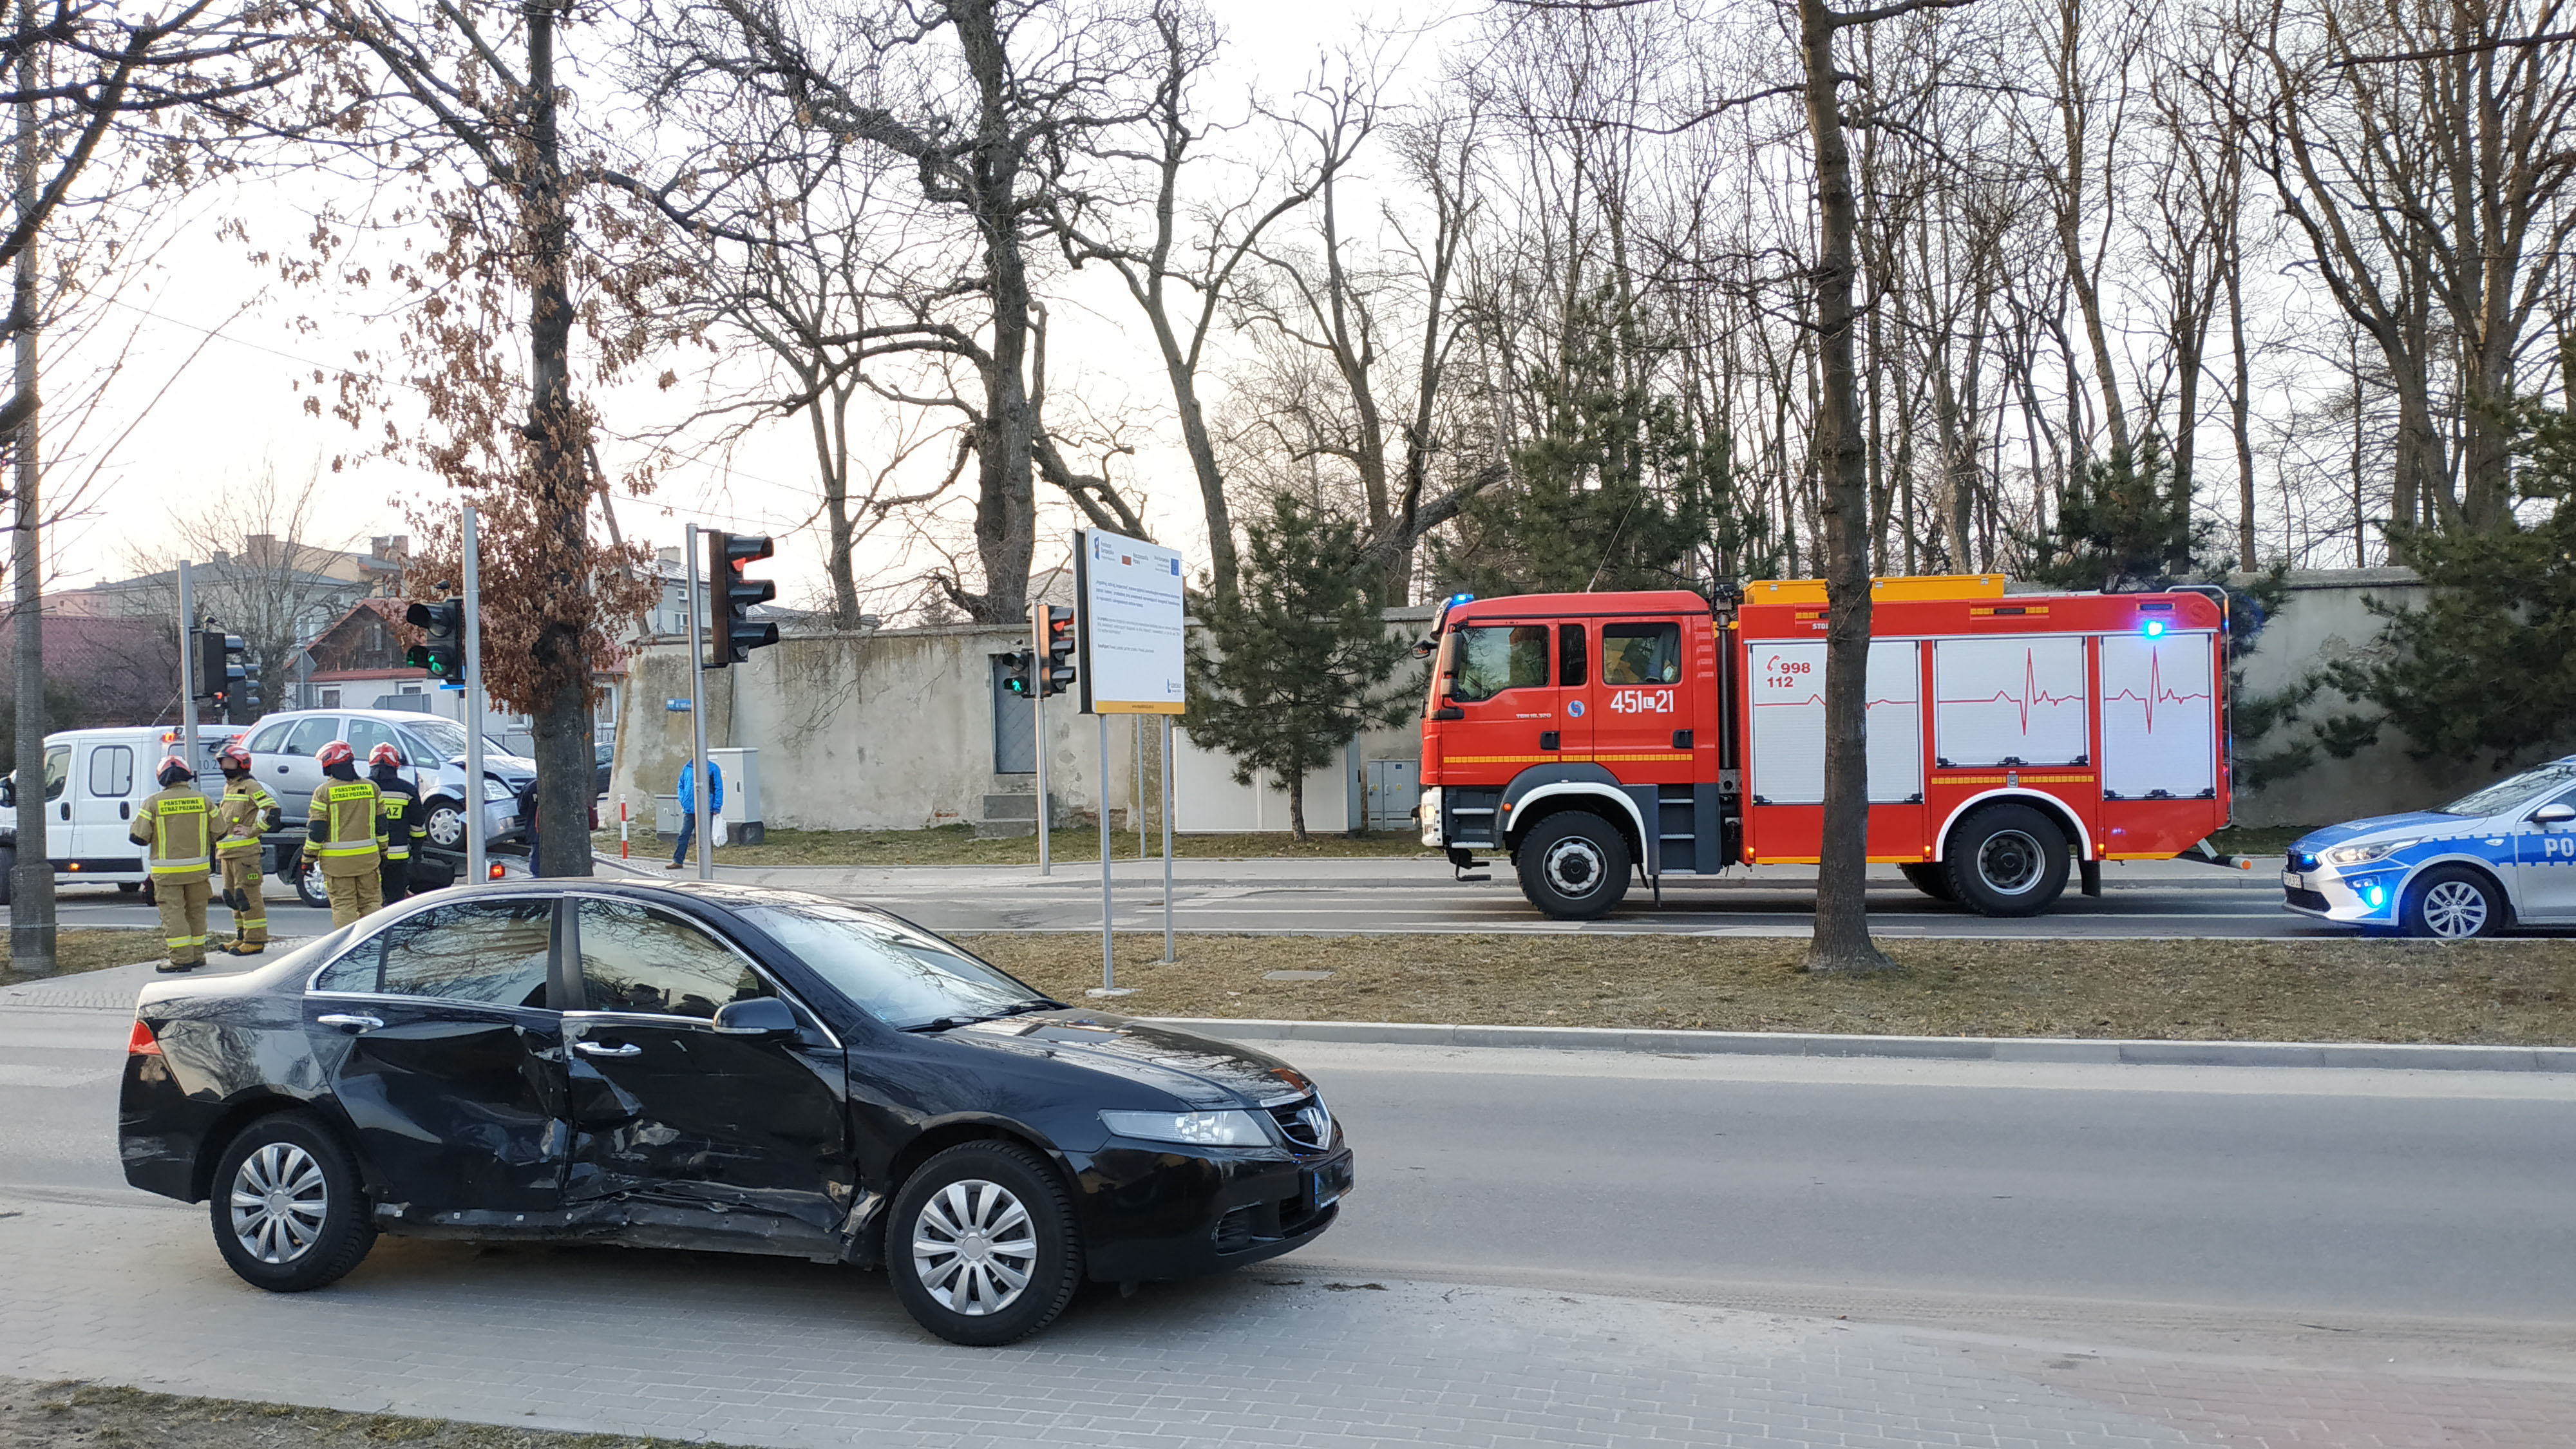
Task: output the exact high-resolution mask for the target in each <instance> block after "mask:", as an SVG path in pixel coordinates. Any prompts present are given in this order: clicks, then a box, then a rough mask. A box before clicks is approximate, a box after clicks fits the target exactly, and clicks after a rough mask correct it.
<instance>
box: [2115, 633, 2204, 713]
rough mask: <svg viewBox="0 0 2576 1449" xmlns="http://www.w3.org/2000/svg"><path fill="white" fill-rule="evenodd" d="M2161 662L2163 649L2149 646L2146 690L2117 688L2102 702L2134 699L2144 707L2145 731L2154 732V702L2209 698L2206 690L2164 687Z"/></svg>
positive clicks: (2172, 702)
mask: <svg viewBox="0 0 2576 1449" xmlns="http://www.w3.org/2000/svg"><path fill="white" fill-rule="evenodd" d="M2163 664H2164V651H2163V650H2161V649H2154V648H2150V649H2149V650H2148V651H2147V692H2146V693H2145V694H2143V695H2138V694H2132V693H2130V692H2129V691H2128V690H2125V689H2123V690H2118V691H2115V692H2113V693H2112V694H2111V695H2110V696H2109V697H2108V698H2106V699H2104V700H2103V701H2102V702H2103V703H2104V704H2110V703H2113V702H2115V701H2118V700H2123V699H2134V700H2136V701H2137V702H2138V703H2139V704H2141V705H2143V706H2145V707H2146V712H2147V733H2148V734H2154V733H2155V732H2156V704H2157V703H2158V701H2162V702H2164V703H2166V704H2181V703H2183V702H2184V701H2186V700H2194V699H2207V698H2209V695H2208V693H2207V692H2206V691H2203V692H2202V693H2199V694H2176V693H2174V692H2173V691H2171V690H2169V689H2167V688H2165V681H2164V674H2163V672H2162V666H2163Z"/></svg>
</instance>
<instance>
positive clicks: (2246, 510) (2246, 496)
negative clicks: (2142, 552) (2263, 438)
mask: <svg viewBox="0 0 2576 1449" xmlns="http://www.w3.org/2000/svg"><path fill="white" fill-rule="evenodd" d="M2234 235H2235V233H2234V232H2233V231H2232V230H2231V231H2230V233H2229V237H2230V241H2231V245H2230V246H2229V248H2228V250H2227V253H2226V255H2224V256H2223V257H2221V258H2220V261H2219V264H2220V265H2221V266H2224V267H2225V268H2227V338H2228V342H2229V344H2230V345H2231V346H2232V347H2234V348H2235V350H2236V387H2235V390H2234V393H2233V395H2232V396H2230V397H2229V398H2228V401H2227V412H2228V424H2229V427H2230V429H2231V430H2232V431H2233V432H2234V433H2235V435H2236V566H2237V567H2238V568H2240V569H2243V570H2244V571H2245V572H2247V573H2249V574H2250V573H2252V572H2254V569H2255V566H2256V564H2255V557H2254V439H2253V438H2252V437H2251V436H2250V435H2249V433H2248V431H2247V429H2248V428H2249V427H2250V426H2251V417H2250V415H2251V413H2252V411H2253V400H2252V394H2253V391H2254V373H2253V368H2252V366H2251V365H2250V363H2249V362H2248V361H2247V359H2246V355H2245V288H2244V278H2243V273H2244V270H2245V268H2244V257H2243V255H2242V253H2241V251H2240V249H2239V248H2237V247H2236V246H2234V245H2233V244H2232V242H2233V239H2234Z"/></svg>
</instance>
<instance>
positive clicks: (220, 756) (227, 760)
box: [215, 738, 250, 770]
mask: <svg viewBox="0 0 2576 1449" xmlns="http://www.w3.org/2000/svg"><path fill="white" fill-rule="evenodd" d="M215 760H216V762H217V763H219V764H221V765H223V766H224V767H225V768H227V769H233V770H247V769H249V768H250V751H248V750H246V749H243V748H242V742H241V741H240V740H239V739H238V738H235V739H229V740H226V741H224V747H223V748H222V749H220V750H217V751H215Z"/></svg>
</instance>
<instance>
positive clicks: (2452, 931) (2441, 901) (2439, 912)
mask: <svg viewBox="0 0 2576 1449" xmlns="http://www.w3.org/2000/svg"><path fill="white" fill-rule="evenodd" d="M2486 924H2487V893H2486V892H2485V891H2482V890H2479V889H2478V888H2477V887H2476V886H2473V885H2471V884H2469V883H2468V882H2467V881H2464V880H2446V881H2441V882H2438V883H2437V884H2435V885H2434V887H2433V888H2432V889H2431V890H2429V891H2426V892H2425V893H2424V926H2425V929H2427V930H2429V931H2431V932H2432V933H2433V934H2434V935H2436V936H2451V937H2458V936H2474V935H2476V934H2477V933H2478V932H2480V931H2482V930H2484V929H2486Z"/></svg>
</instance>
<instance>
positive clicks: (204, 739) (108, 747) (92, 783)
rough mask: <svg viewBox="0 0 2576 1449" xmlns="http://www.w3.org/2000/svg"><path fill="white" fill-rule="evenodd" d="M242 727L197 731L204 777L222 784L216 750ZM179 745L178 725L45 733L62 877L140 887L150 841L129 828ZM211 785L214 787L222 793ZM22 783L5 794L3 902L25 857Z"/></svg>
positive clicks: (49, 839)
mask: <svg viewBox="0 0 2576 1449" xmlns="http://www.w3.org/2000/svg"><path fill="white" fill-rule="evenodd" d="M241 733H242V731H241V730H240V729H238V728H236V727H234V726H231V725H201V726H199V727H198V730H197V779H198V781H199V786H200V788H203V786H204V782H206V781H207V780H209V779H212V780H215V781H217V782H218V784H217V787H216V792H219V791H220V789H221V784H220V782H221V780H222V778H223V774H222V771H221V770H220V769H219V768H218V767H217V766H216V764H215V752H216V751H217V750H220V749H222V748H223V746H224V742H225V741H226V740H230V739H233V738H236V737H237V736H239V735H240V734H241ZM178 752H179V731H178V729H177V727H176V726H167V725H132V726H123V727H118V728H113V729H95V730H64V731H61V732H60V733H57V734H50V735H47V736H45V796H44V799H43V801H42V802H41V808H42V809H43V810H44V811H45V853H46V854H47V855H49V856H51V857H52V858H53V862H54V884H55V885H57V886H68V885H113V886H116V887H117V888H118V889H120V890H127V891H137V890H141V889H142V888H143V884H144V882H146V881H148V880H150V879H151V878H152V876H151V872H150V871H149V870H148V869H146V868H145V860H144V854H145V852H144V848H143V847H142V846H139V845H137V844H135V843H134V840H133V838H132V837H131V836H129V835H127V834H126V832H127V831H129V830H131V829H133V828H134V812H135V811H136V809H138V808H139V807H141V805H142V803H143V801H144V800H145V799H146V798H147V797H149V796H150V795H151V794H152V793H153V792H154V791H157V790H159V789H160V788H161V786H160V783H159V782H158V781H156V780H154V779H153V778H152V775H153V771H154V770H155V769H156V768H157V767H158V766H159V765H160V763H161V761H162V759H163V757H164V756H168V755H174V754H177V753H178ZM216 792H209V793H216ZM19 807H20V802H19V801H18V800H17V799H16V796H15V791H14V787H13V788H12V789H11V790H9V791H8V792H7V794H6V798H5V799H0V905H5V904H7V902H8V892H9V884H8V871H9V869H10V868H12V867H14V866H16V864H17V863H18V809H19Z"/></svg>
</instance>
